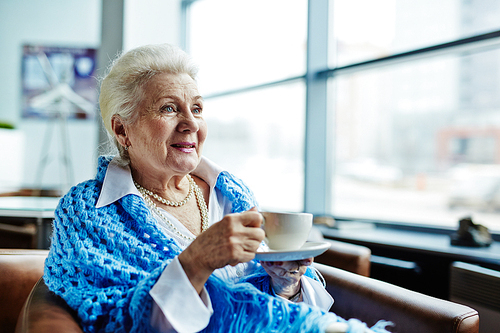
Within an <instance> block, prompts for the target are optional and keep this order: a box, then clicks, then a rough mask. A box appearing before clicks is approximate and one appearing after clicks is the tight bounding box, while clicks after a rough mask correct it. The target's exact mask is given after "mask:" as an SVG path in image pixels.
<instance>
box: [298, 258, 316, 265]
mask: <svg viewBox="0 0 500 333" xmlns="http://www.w3.org/2000/svg"><path fill="white" fill-rule="evenodd" d="M313 260H314V258H307V259H303V260H299V261H298V264H299V265H300V266H311V264H312V263H313Z"/></svg>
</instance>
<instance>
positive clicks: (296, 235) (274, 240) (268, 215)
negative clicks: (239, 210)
mask: <svg viewBox="0 0 500 333" xmlns="http://www.w3.org/2000/svg"><path fill="white" fill-rule="evenodd" d="M262 215H263V216H264V222H263V228H264V231H265V232H266V238H265V242H266V243H267V245H268V246H269V248H270V249H271V250H279V251H291V250H298V249H300V248H301V247H302V246H303V245H304V244H305V242H306V241H307V238H308V236H309V232H310V231H311V227H312V221H313V216H312V214H308V213H278V212H262Z"/></svg>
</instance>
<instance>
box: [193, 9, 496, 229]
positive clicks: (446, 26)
mask: <svg viewBox="0 0 500 333" xmlns="http://www.w3.org/2000/svg"><path fill="white" fill-rule="evenodd" d="M313 1H315V0H313ZM317 1H320V2H323V3H325V4H328V13H329V15H328V19H327V22H326V24H325V25H324V31H322V32H319V33H322V34H324V35H325V36H326V35H327V34H328V40H329V44H330V45H329V47H328V55H325V57H326V59H328V60H327V63H325V67H324V68H322V69H321V68H320V69H317V68H316V69H314V71H316V72H309V73H307V66H306V63H307V62H306V61H307V57H306V55H307V54H309V55H313V56H316V55H317V52H324V51H319V50H316V49H309V50H307V47H308V45H309V47H310V48H314V47H315V46H314V45H315V44H314V43H308V40H307V38H308V37H307V36H308V31H307V29H308V25H307V23H308V22H307V19H308V2H307V1H305V0H303V1H298V0H297V1H277V0H276V1H274V0H273V1H265V0H264V1H255V0H253V1H243V0H242V1H230V0H203V1H201V0H200V1H194V2H192V4H191V5H190V6H188V7H189V11H188V12H189V16H188V17H189V20H188V22H189V27H188V29H187V31H189V34H188V35H187V37H188V38H187V40H189V44H188V47H189V51H190V53H191V54H192V55H193V56H194V57H195V59H196V61H197V62H198V63H199V64H200V68H201V71H200V78H199V83H200V88H201V89H202V93H203V94H204V95H205V96H206V105H207V108H206V110H207V111H206V112H207V113H206V117H207V121H208V123H209V126H210V127H209V130H210V134H209V142H208V143H207V148H206V154H207V156H209V157H211V158H212V159H214V160H215V161H216V162H218V163H220V164H222V165H224V166H226V167H228V168H229V169H231V170H232V171H234V172H235V173H236V174H237V175H239V176H241V177H242V178H244V179H245V180H246V181H247V182H248V183H249V184H250V185H251V186H252V188H253V189H254V190H255V192H256V193H257V195H258V197H259V200H260V202H261V204H262V206H263V208H273V209H284V210H291V211H301V210H303V209H306V210H307V207H305V206H304V204H303V202H304V197H303V196H304V194H303V193H304V188H306V187H307V186H305V185H307V182H308V179H304V177H305V176H304V175H305V174H306V175H307V174H314V170H315V168H318V170H320V169H322V170H323V169H324V168H327V170H328V175H329V177H325V180H324V181H325V182H328V183H330V182H331V186H327V187H326V191H330V192H329V193H324V195H323V193H320V195H319V196H317V198H318V200H325V201H328V202H327V203H326V204H325V205H324V207H326V208H325V211H323V212H321V213H324V214H330V215H333V216H334V217H338V218H346V219H354V220H356V219H371V220H381V221H388V222H403V223H412V224H419V225H429V224H432V225H438V226H452V227H455V226H456V225H457V220H458V219H459V218H461V217H464V216H466V215H470V216H472V217H473V219H474V220H475V221H476V222H478V223H481V224H484V225H486V226H488V227H489V228H490V229H492V230H495V231H500V21H499V20H498V19H497V18H498V17H500V2H498V1H496V0H462V1H457V0H443V1H433V0H422V1H409V0H381V1H372V0H330V1H328V0H317ZM188 2H189V3H191V1H187V2H186V3H188ZM310 5H311V4H309V6H310ZM309 16H311V15H309ZM316 19H318V18H314V17H309V20H316ZM315 23H317V22H315ZM317 26H318V25H316V27H317ZM314 33H315V34H318V31H317V30H315V32H314ZM315 36H316V35H315ZM315 36H311V31H309V38H312V37H315ZM311 45H312V46H311ZM316 45H317V44H316ZM325 53H326V52H325ZM310 70H311V68H310ZM306 78H308V79H307V80H306ZM310 78H314V80H326V82H327V83H328V93H327V96H326V97H325V100H324V101H320V102H319V103H317V104H315V105H320V106H321V105H323V106H324V109H325V110H327V112H324V111H321V112H322V113H323V114H326V115H325V124H329V119H334V121H333V125H332V126H331V127H329V131H330V132H329V133H327V135H325V137H324V138H323V139H324V140H325V141H328V142H329V146H330V147H331V151H330V153H329V154H328V156H331V158H330V159H329V160H327V161H326V162H324V163H325V164H327V165H326V166H320V165H318V163H315V162H314V160H313V161H309V160H306V159H304V151H303V150H304V147H311V145H312V144H313V143H311V142H305V140H309V139H308V138H310V137H311V136H309V135H307V133H305V128H308V129H309V131H314V130H315V129H314V128H311V127H310V126H309V127H306V124H305V122H306V119H309V117H308V115H311V114H315V113H317V112H318V111H320V110H316V109H314V110H312V109H309V110H305V108H306V105H310V103H307V104H306V100H307V98H310V97H311V96H322V95H321V94H318V95H314V94H310V93H309V92H310V91H311V90H312V89H316V88H315V87H316V86H315V87H312V85H310V86H309V87H308V86H307V85H308V84H310V83H311V82H314V81H311V79H310ZM312 146H314V145H312ZM321 163H323V162H321ZM305 170H307V173H305ZM311 170H312V172H311ZM318 174H323V173H321V172H318ZM306 177H307V176H306ZM314 190H315V189H307V191H306V193H311V192H313V193H314ZM321 190H323V189H321ZM323 197H324V199H322V198H323ZM315 200H316V197H315ZM315 213H317V212H315Z"/></svg>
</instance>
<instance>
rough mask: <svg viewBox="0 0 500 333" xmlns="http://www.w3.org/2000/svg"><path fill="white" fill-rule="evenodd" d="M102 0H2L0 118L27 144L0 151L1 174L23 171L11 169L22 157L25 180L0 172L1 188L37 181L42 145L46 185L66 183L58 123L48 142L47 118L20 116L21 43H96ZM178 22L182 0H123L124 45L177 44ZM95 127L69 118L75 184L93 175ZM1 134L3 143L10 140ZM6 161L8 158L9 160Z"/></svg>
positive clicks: (83, 45)
mask: <svg viewBox="0 0 500 333" xmlns="http://www.w3.org/2000/svg"><path fill="white" fill-rule="evenodd" d="M102 1H103V0H50V1H49V0H47V1H40V0H1V1H0V45H1V47H2V52H0V63H1V64H2V65H3V66H2V70H1V71H0V121H4V122H9V123H12V124H14V125H15V126H16V128H17V129H18V130H19V131H20V132H21V133H22V135H21V136H22V139H21V140H20V142H21V145H22V142H23V141H24V148H21V149H16V150H14V151H15V152H16V154H15V155H11V156H0V173H2V174H3V175H6V174H7V175H9V174H12V175H14V173H19V170H18V169H17V168H16V170H12V165H13V163H12V161H18V163H17V164H15V163H14V165H19V164H20V165H22V169H23V170H22V175H23V177H22V179H17V178H15V177H10V178H9V177H0V191H1V190H2V189H3V188H6V187H7V188H11V187H16V186H37V185H38V184H39V180H38V179H36V178H37V177H36V176H37V172H38V169H39V168H38V166H39V164H40V159H41V156H42V154H43V153H44V149H42V148H46V147H47V146H48V149H49V159H48V164H47V166H46V168H45V172H44V174H43V177H42V186H45V187H60V186H61V185H64V183H65V182H66V175H65V172H66V169H65V168H64V163H62V160H61V159H62V157H63V155H64V151H63V149H62V143H61V142H60V127H59V126H58V124H55V125H56V126H55V127H54V130H53V134H54V135H53V137H52V141H51V142H49V144H48V145H45V143H44V140H45V138H46V133H47V128H48V127H49V126H50V124H49V123H48V122H47V121H42V120H26V119H23V118H21V59H22V45H23V44H40V45H50V46H69V47H91V48H98V47H99V45H100V41H101V6H102ZM105 1H108V0H105ZM109 1H110V0H109ZM113 1H115V0H113ZM179 23H180V0H125V28H124V31H125V33H124V48H125V49H130V48H132V47H135V46H138V45H142V44H147V43H160V42H169V43H173V44H178V43H179V39H180V38H179V34H180V33H179V31H180V30H179ZM97 131H98V126H97V122H94V121H88V120H87V121H85V120H72V121H69V123H68V142H69V147H70V148H69V150H70V159H71V162H72V163H71V164H72V166H73V170H70V171H71V173H72V174H73V175H74V177H73V182H74V183H77V182H80V181H83V180H85V179H88V178H91V177H93V176H94V175H95V161H96V157H97V148H96V147H97V142H98V139H97V138H98V135H97ZM2 137H5V136H2ZM2 137H0V145H11V144H12V143H11V142H7V140H6V139H2ZM16 144H19V143H16ZM9 151H11V152H12V151H13V150H12V149H11V150H9ZM7 160H9V161H10V162H9V163H7ZM18 178H19V177H18ZM5 179H7V181H6V180H5ZM8 179H10V181H8ZM63 190H65V186H63Z"/></svg>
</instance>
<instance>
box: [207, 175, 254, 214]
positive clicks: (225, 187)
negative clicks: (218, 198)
mask: <svg viewBox="0 0 500 333" xmlns="http://www.w3.org/2000/svg"><path fill="white" fill-rule="evenodd" d="M215 187H216V188H217V189H219V191H220V192H221V193H222V194H223V195H224V196H226V197H227V198H228V199H229V200H230V201H231V202H232V203H233V206H232V211H231V212H232V213H241V212H244V211H247V210H249V209H251V208H253V207H258V204H257V200H256V199H255V196H254V194H253V192H252V191H251V190H250V189H249V188H248V186H246V185H245V183H244V182H243V181H242V180H241V179H239V178H238V177H236V176H234V175H232V174H231V173H229V172H227V171H223V172H221V173H220V174H219V177H218V178H217V183H216V184H215Z"/></svg>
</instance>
